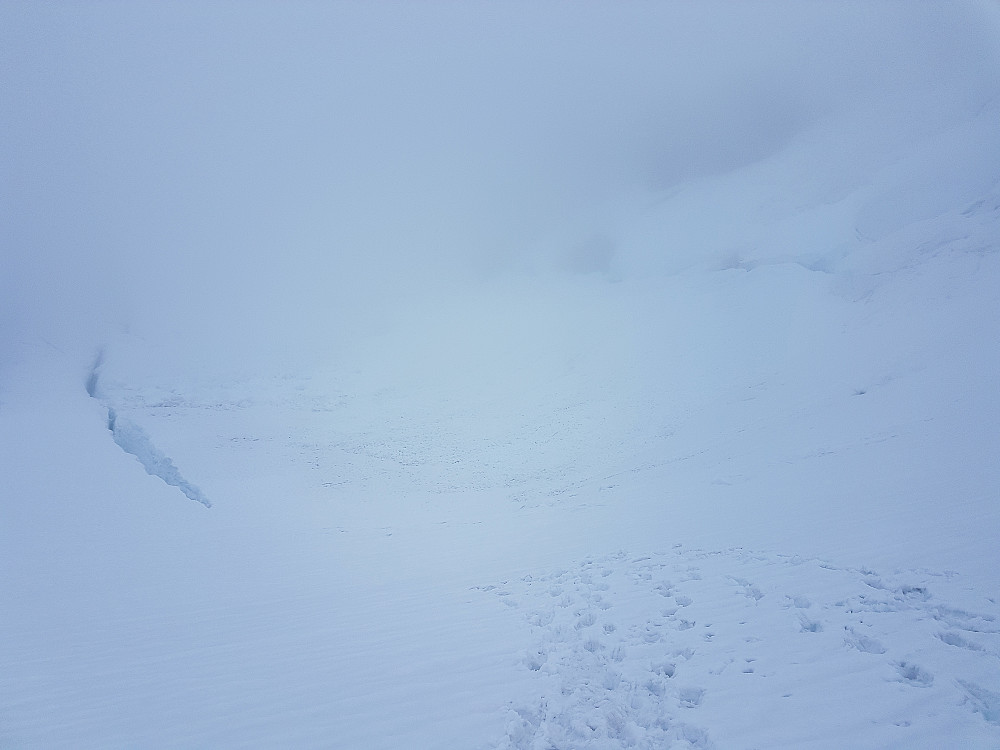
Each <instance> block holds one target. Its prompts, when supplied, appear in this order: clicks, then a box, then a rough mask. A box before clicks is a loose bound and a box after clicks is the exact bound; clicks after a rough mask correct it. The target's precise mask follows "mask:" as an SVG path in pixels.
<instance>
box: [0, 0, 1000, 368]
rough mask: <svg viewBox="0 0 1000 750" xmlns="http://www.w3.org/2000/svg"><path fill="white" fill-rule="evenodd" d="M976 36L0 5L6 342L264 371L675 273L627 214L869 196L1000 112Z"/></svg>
mask: <svg viewBox="0 0 1000 750" xmlns="http://www.w3.org/2000/svg"><path fill="white" fill-rule="evenodd" d="M996 15H997V12H996V6H995V5H994V4H991V3H985V2H984V3H907V2H893V3H871V2H842V3H802V2H766V3H765V2H761V3H735V2H732V3H697V4H695V3H639V2H636V3H631V4H623V3H611V2H608V3H596V2H595V3H582V4H579V3H558V2H557V3H518V2H515V3H480V2H462V3H458V2H455V3H442V2H438V3H387V2H383V3H360V2H359V3H336V4H332V3H304V2H301V3H264V2H256V3H235V2H232V3H231V2H211V3H190V4H185V3H170V4H164V3H142V2H120V3H117V2H103V3H38V2H28V3H16V2H6V3H4V4H3V6H2V7H0V89H2V97H0V98H2V110H0V112H2V114H0V117H2V132H3V136H2V138H0V189H2V201H3V204H2V218H0V223H2V237H0V243H2V246H0V261H2V263H0V273H2V277H0V305H2V307H0V343H2V344H3V345H4V347H5V349H7V348H9V346H11V345H12V344H13V343H16V342H17V341H23V340H26V339H31V340H35V339H40V340H44V341H46V342H48V343H50V344H51V345H53V346H56V347H58V348H64V349H67V350H73V351H81V352H84V351H86V352H90V351H93V350H95V349H96V348H97V347H99V346H101V345H102V343H103V342H104V341H105V340H106V339H107V338H108V337H109V336H111V335H114V334H120V333H121V332H128V333H129V334H130V335H136V336H141V337H146V338H148V339H151V340H156V341H159V342H161V343H163V344H164V346H166V347H167V348H168V349H169V350H171V351H173V352H176V353H177V354H178V356H180V357H181V358H183V357H184V356H192V357H197V358H198V360H197V361H199V362H205V361H206V358H207V359H214V360H215V361H216V362H217V363H218V362H221V363H224V362H226V361H229V360H233V361H235V360H240V361H241V362H248V361H250V362H253V361H256V362H261V363H266V362H268V361H270V360H271V359H272V358H276V359H278V360H287V359H290V358H295V357H309V356H313V355H316V354H321V355H322V354H325V353H336V352H337V351H341V350H343V349H344V348H345V347H348V346H350V345H352V344H354V343H356V342H358V341H361V340H363V339H365V338H366V337H369V336H372V335H376V334H378V333H380V332H382V331H384V330H386V329H387V328H391V327H392V326H393V325H394V324H395V321H397V320H400V319H410V318H412V317H413V315H414V311H416V310H426V309H433V308H435V307H436V306H437V305H438V303H439V302H440V301H441V300H450V301H449V302H448V306H447V307H444V308H442V309H445V310H452V309H455V307H456V303H455V302H454V300H455V299H461V300H465V301H466V302H463V303H462V304H466V305H473V306H474V305H475V300H476V295H477V293H476V291H475V290H476V289H478V288H480V286H481V285H489V284H496V283H498V281H497V280H503V279H512V278H531V279H534V280H536V281H538V280H543V281H542V282H539V283H543V287H542V288H544V280H545V279H549V280H552V281H553V283H558V284H561V283H566V279H572V278H581V279H582V278H586V279H587V283H596V284H614V283H615V282H618V281H621V280H623V279H628V278H633V277H642V276H644V275H648V274H650V273H668V272H671V273H672V272H676V271H677V270H679V269H681V268H683V267H685V266H687V265H690V264H692V263H695V262H696V261H697V260H698V258H699V253H701V252H702V251H701V250H699V249H698V243H697V241H692V242H688V243H687V244H685V243H683V242H678V241H677V238H676V237H673V238H670V237H660V238H659V239H655V240H654V241H653V242H652V243H650V241H649V240H648V234H647V235H646V241H645V244H642V243H639V244H635V245H633V244H631V243H632V240H630V239H629V238H630V237H633V235H634V232H633V233H632V234H630V231H631V230H630V227H633V226H635V223H636V222H637V221H639V222H641V220H642V217H643V216H644V215H646V214H648V212H649V211H650V210H651V208H650V207H655V206H662V205H663V203H664V201H666V200H669V198H670V196H671V195H674V194H676V192H677V190H678V189H679V187H681V186H685V185H693V184H698V183H699V181H701V182H704V181H705V180H711V179H713V178H716V177H718V176H720V175H727V174H731V173H734V172H737V171H739V170H742V169H745V168H748V167H750V166H752V165H755V164H760V163H762V162H766V161H767V160H769V159H775V158H777V157H779V156H780V154H782V153H784V152H786V151H787V150H788V149H794V148H800V149H805V152H804V153H805V157H804V158H803V159H801V160H799V162H797V163H798V167H797V168H796V170H795V174H794V175H792V176H790V177H789V179H788V182H787V183H784V184H782V185H779V186H777V187H776V188H775V189H777V190H787V192H788V194H789V195H791V194H797V193H798V191H799V188H800V187H801V185H800V182H801V184H802V185H805V184H811V183H809V180H810V179H814V178H815V173H817V172H824V171H834V172H837V175H838V176H837V178H836V180H834V181H833V183H831V185H832V187H831V185H828V186H827V187H828V188H830V189H831V190H832V189H834V188H836V189H837V190H840V191H841V192H843V191H844V190H846V189H848V186H849V185H857V184H862V183H864V181H865V180H866V179H868V178H869V176H870V174H871V170H872V169H874V168H875V166H879V165H884V164H887V163H891V161H892V160H893V159H894V158H896V157H897V156H898V155H899V154H900V153H901V152H902V151H904V150H905V149H904V146H905V145H906V144H909V143H915V142H918V141H919V140H920V139H921V138H925V137H927V136H929V135H931V134H934V133H939V132H943V131H946V130H947V129H948V128H952V127H955V126H956V125H957V124H959V123H961V122H964V121H965V120H967V119H968V118H970V117H971V116H972V115H974V114H975V113H976V112H977V111H979V110H981V109H982V108H983V107H984V106H987V105H989V104H990V102H991V101H994V97H995V96H996V93H997V88H998V76H997V72H998V70H1000V68H998V66H997V55H998V47H997V43H996V38H997V37H996V33H995V30H996ZM810 160H811V161H810ZM803 165H804V166H805V168H803ZM848 167H849V168H848ZM838 170H839V171H838ZM838 180H839V182H838ZM834 183H836V184H834ZM829 199H831V196H830V195H828V194H824V193H823V191H822V190H820V191H819V192H818V193H817V194H816V201H817V202H821V201H823V200H829ZM718 209H719V213H718V215H716V216H714V217H713V216H704V215H697V214H692V215H691V218H690V222H691V223H690V225H689V226H687V227H686V231H685V233H684V235H683V236H684V237H688V238H697V236H698V235H699V234H700V233H702V231H703V230H704V231H710V230H711V231H715V229H716V228H715V227H709V226H707V224H709V223H713V222H716V221H725V218H720V217H724V216H725V215H726V207H725V206H719V207H718ZM732 231H733V232H735V233H739V231H740V230H739V226H734V228H733V229H732ZM654 235H655V232H654ZM671 240H672V241H671ZM640 244H641V247H640V246H639V245H640ZM672 259H675V260H676V262H672ZM484 288H485V287H484ZM555 299H557V300H558V299H564V297H560V296H558V295H556V297H555ZM553 304H558V302H557V301H556V302H553ZM457 307H458V310H459V313H458V314H459V315H460V314H461V310H462V305H461V304H459V305H458V306H457ZM535 309H536V313H537V308H535ZM436 319H440V318H436ZM88 356H89V355H88ZM199 366H200V365H199Z"/></svg>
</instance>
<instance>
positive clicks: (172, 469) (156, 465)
mask: <svg viewBox="0 0 1000 750" xmlns="http://www.w3.org/2000/svg"><path fill="white" fill-rule="evenodd" d="M103 363H104V351H103V350H101V351H100V352H99V353H98V355H97V357H96V359H95V360H94V365H93V367H91V369H90V374H89V375H88V376H87V382H86V389H87V394H88V395H89V396H90V397H91V398H95V399H96V398H97V397H98V396H97V386H98V383H99V381H100V367H101V365H102V364H103ZM105 407H106V408H107V410H108V430H109V431H110V432H111V437H112V438H114V441H115V443H116V444H117V445H118V447H119V448H121V449H122V450H123V451H125V452H126V453H128V454H130V455H132V456H135V457H136V458H137V459H138V460H139V463H140V464H142V468H144V469H145V470H146V473H147V474H149V475H150V476H153V477H158V478H159V479H162V480H163V481H164V482H166V483H167V484H168V485H170V486H171V487H176V488H177V489H179V490H180V491H181V492H182V493H184V496H185V497H188V498H190V499H191V500H194V501H195V502H196V503H201V504H202V505H204V506H205V507H206V508H210V507H212V503H211V502H210V501H209V499H208V498H207V497H205V493H203V492H202V491H201V490H200V489H198V487H196V486H195V485H193V484H191V482H189V481H188V480H187V479H185V478H184V477H183V476H182V475H181V472H180V470H179V469H178V468H177V467H176V466H175V465H174V462H173V461H172V460H171V459H170V457H169V456H167V455H165V454H164V453H163V452H162V451H160V450H159V449H158V448H157V447H156V446H155V445H153V441H152V440H150V438H149V435H147V434H146V431H145V430H143V429H142V427H140V426H139V425H137V424H135V423H134V422H132V421H131V420H129V419H126V418H124V417H121V416H119V414H118V412H117V411H115V409H114V408H113V407H111V406H107V405H106V404H105Z"/></svg>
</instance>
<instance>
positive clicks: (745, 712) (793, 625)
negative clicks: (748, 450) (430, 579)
mask: <svg viewBox="0 0 1000 750" xmlns="http://www.w3.org/2000/svg"><path fill="white" fill-rule="evenodd" d="M955 578H956V576H955V574H949V573H931V572H929V571H907V572H900V571H897V572H894V573H893V574H891V575H880V574H879V573H878V572H876V571H872V570H856V569H843V568H837V567H835V566H833V565H829V564H824V563H821V562H819V561H816V560H803V559H800V558H797V557H783V556H770V555H766V554H760V553H751V552H747V551H743V550H726V551H720V552H705V551H689V550H684V549H683V548H681V547H680V545H677V546H676V548H674V549H672V550H670V551H668V552H660V553H655V554H652V555H648V556H640V557H632V556H630V555H627V554H625V553H619V554H615V555H611V556H607V557H602V558H588V559H586V560H584V561H583V562H581V563H580V564H578V565H576V566H574V567H572V568H570V569H563V570H556V571H553V572H550V573H545V574H540V575H527V576H525V577H524V578H522V579H519V580H517V581H510V582H504V583H501V584H497V585H490V586H486V587H484V590H485V591H488V592H490V593H492V594H495V595H496V596H497V597H499V601H500V602H502V603H503V605H505V606H506V607H510V608H512V609H514V610H516V611H518V612H521V613H523V616H524V620H525V623H526V625H527V626H528V627H529V628H530V632H531V635H532V641H533V642H532V644H531V645H530V646H529V648H528V649H526V650H525V652H524V653H523V657H522V665H523V668H524V669H525V670H529V671H532V672H535V673H536V674H537V676H538V679H537V682H538V688H537V690H538V695H537V698H536V699H535V700H534V701H532V702H512V703H511V706H510V717H509V719H508V726H507V732H506V738H505V740H504V741H502V742H501V743H500V744H499V747H501V748H517V749H519V750H529V749H531V748H538V747H552V748H649V749H652V748H668V747H693V748H714V747H719V748H747V749H749V748H806V747H829V746H831V745H830V738H833V737H836V738H837V740H836V742H835V743H834V744H837V745H839V746H843V747H854V748H884V747H935V746H937V747H945V746H949V745H952V746H954V744H955V743H958V744H961V743H959V742H958V739H957V738H958V737H960V736H966V737H967V736H975V734H977V733H978V731H982V730H983V728H977V727H976V726H975V725H976V724H977V723H979V722H984V723H985V724H986V725H987V726H986V727H985V729H986V731H985V732H984V735H985V736H993V737H995V738H998V739H1000V732H998V731H997V728H998V727H1000V693H998V692H996V690H997V685H996V682H995V680H996V676H997V674H998V673H1000V605H998V602H997V601H996V600H995V599H992V598H986V597H978V598H977V597H971V599H972V600H973V601H974V604H975V606H977V609H975V610H973V611H969V610H967V609H963V608H962V606H965V602H964V601H963V602H962V605H961V606H960V605H957V604H955V603H954V602H953V601H952V600H950V599H948V598H947V597H948V595H949V594H951V595H955V594H961V593H962V592H961V585H960V584H959V585H956V582H955V580H954V579H955ZM942 590H943V591H944V592H946V593H944V595H943V596H942V594H941V593H939V592H940V591H942ZM965 598H969V597H965ZM949 712H952V713H953V714H954V718H953V720H952V722H949V724H948V725H945V726H942V725H941V723H940V718H939V717H940V716H941V714H942V713H949ZM977 729H978V731H977ZM963 746H964V745H963Z"/></svg>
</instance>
